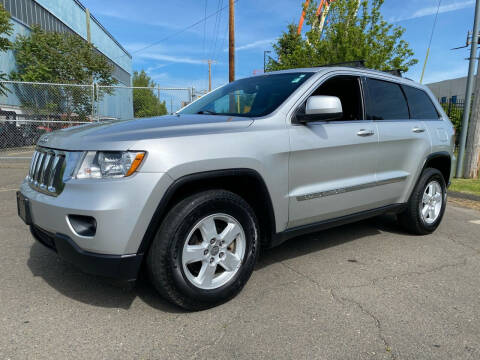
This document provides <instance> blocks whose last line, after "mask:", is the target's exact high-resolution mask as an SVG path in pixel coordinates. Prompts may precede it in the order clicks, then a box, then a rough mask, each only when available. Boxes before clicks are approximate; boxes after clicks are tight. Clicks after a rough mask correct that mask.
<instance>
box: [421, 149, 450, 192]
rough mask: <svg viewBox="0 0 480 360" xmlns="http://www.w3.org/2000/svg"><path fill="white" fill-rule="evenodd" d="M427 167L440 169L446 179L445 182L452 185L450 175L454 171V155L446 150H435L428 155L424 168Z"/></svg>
mask: <svg viewBox="0 0 480 360" xmlns="http://www.w3.org/2000/svg"><path fill="white" fill-rule="evenodd" d="M426 168H434V169H437V170H439V171H440V172H441V173H442V175H443V178H444V180H445V184H447V186H448V185H450V175H451V172H452V157H451V155H450V153H448V152H446V151H440V152H435V153H432V154H430V155H428V156H427V158H426V160H425V164H424V165H423V169H422V172H423V170H425V169H426Z"/></svg>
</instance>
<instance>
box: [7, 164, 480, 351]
mask: <svg viewBox="0 0 480 360" xmlns="http://www.w3.org/2000/svg"><path fill="white" fill-rule="evenodd" d="M27 166H28V164H27V165H26V166H25V165H24V166H22V165H21V164H20V165H19V164H17V165H15V164H13V163H12V164H7V165H5V166H0V241H1V248H0V274H1V275H0V321H1V324H0V359H9V358H11V359H23V358H35V359H65V358H68V359H80V358H83V359H92V358H95V359H100V358H102V359H123V358H129V359H131V358H142V359H188V358H208V359H214V358H223V359H225V358H227V359H251V358H254V357H255V358H266V359H343V360H344V359H479V358H480V276H479V273H480V256H479V255H480V236H479V234H480V221H479V220H480V212H479V211H477V210H473V209H466V208H462V207H459V206H457V205H455V204H453V203H450V204H449V205H448V207H447V212H446V215H445V218H444V220H443V223H442V225H441V226H440V227H439V229H438V230H437V231H436V232H435V233H434V234H432V235H429V236H423V237H417V236H411V235H409V234H406V233H404V232H403V231H402V230H401V229H400V228H399V227H398V226H397V225H396V223H395V221H394V219H393V218H392V217H388V216H384V217H380V218H376V219H371V220H368V221H363V222H360V223H357V224H352V225H348V226H342V227H340V228H336V229H331V230H328V231H324V232H321V233H317V234H314V235H310V236H304V237H301V238H297V239H292V240H290V241H288V242H287V243H285V244H283V245H281V246H280V247H278V248H275V249H271V250H268V251H265V252H264V253H263V254H262V256H261V258H260V260H259V263H258V265H257V267H256V270H255V271H254V273H253V275H252V277H251V279H250V280H249V282H248V283H247V285H246V287H245V289H244V290H243V291H242V292H241V293H240V294H239V295H238V296H237V297H236V298H235V299H233V300H232V301H230V302H228V303H226V304H224V305H221V306H219V307H217V308H214V309H210V310H206V311H202V312H196V313H188V312H184V311H181V310H180V309H178V308H176V307H174V306H171V305H169V304H168V303H166V302H164V301H163V300H162V299H161V298H159V297H158V296H157V294H156V293H155V291H154V290H153V289H152V287H151V286H150V285H149V284H148V283H147V282H146V281H141V282H139V283H138V284H137V286H136V287H135V288H134V289H133V290H129V289H126V288H124V287H122V286H120V285H119V284H115V283H112V282H111V281H109V280H106V279H101V278H97V277H93V276H89V275H85V274H83V273H81V272H79V271H78V270H77V269H75V268H74V267H72V266H71V265H69V264H67V263H65V262H64V261H62V260H60V259H58V257H57V256H56V255H55V254H54V253H52V252H51V251H49V250H47V249H45V248H44V247H42V245H40V244H38V243H35V242H34V240H33V238H32V236H31V235H30V233H29V231H28V229H27V227H26V226H25V225H24V224H23V223H22V222H21V220H20V219H19V218H18V217H17V215H16V204H15V189H16V188H17V187H18V184H19V183H20V181H21V180H22V178H23V177H24V176H25V174H26V171H27V168H26V167H27Z"/></svg>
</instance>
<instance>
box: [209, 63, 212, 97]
mask: <svg viewBox="0 0 480 360" xmlns="http://www.w3.org/2000/svg"><path fill="white" fill-rule="evenodd" d="M210 91H212V60H208V92H210Z"/></svg>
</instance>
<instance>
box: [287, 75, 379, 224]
mask: <svg viewBox="0 0 480 360" xmlns="http://www.w3.org/2000/svg"><path fill="white" fill-rule="evenodd" d="M310 95H330V96H337V97H339V98H340V101H341V103H342V108H343V119H342V120H335V121H318V122H308V123H306V124H302V125H295V124H292V125H290V129H289V132H290V145H291V154H290V161H289V210H290V211H289V228H292V227H297V226H301V225H306V224H312V223H316V222H321V221H323V220H328V219H332V218H337V217H341V216H345V215H350V214H353V213H356V212H361V211H363V210H368V209H372V208H375V207H377V202H378V197H377V196H376V194H375V183H376V179H375V168H376V164H377V152H378V148H377V146H378V132H377V128H376V124H375V122H374V121H367V120H364V111H363V101H362V91H361V82H360V79H359V78H358V77H356V76H345V75H341V76H333V77H330V78H328V79H326V80H324V81H323V82H322V83H321V85H320V86H319V87H318V88H317V89H316V90H315V91H313V92H312V93H311V94H310ZM302 111H304V104H303V105H302V106H300V107H299V109H298V112H300V113H301V112H302Z"/></svg>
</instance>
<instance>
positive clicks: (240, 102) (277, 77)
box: [178, 72, 313, 117]
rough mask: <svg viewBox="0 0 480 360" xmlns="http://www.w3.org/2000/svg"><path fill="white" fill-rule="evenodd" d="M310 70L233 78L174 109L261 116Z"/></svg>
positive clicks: (191, 111) (270, 109)
mask: <svg viewBox="0 0 480 360" xmlns="http://www.w3.org/2000/svg"><path fill="white" fill-rule="evenodd" d="M312 74H313V73H311V72H296V73H283V74H273V75H263V76H255V77H250V78H246V79H241V80H237V81H234V82H232V83H230V84H228V85H225V86H222V87H221V88H219V89H217V90H215V91H212V92H211V93H209V94H207V95H205V96H203V97H201V98H200V99H198V100H197V101H195V102H194V103H192V104H191V105H189V106H187V107H186V108H184V109H183V110H180V111H179V112H178V113H179V114H208V115H232V116H245V117H259V116H265V115H268V114H270V113H271V112H272V111H274V110H275V109H276V108H277V107H279V106H280V104H282V103H283V102H284V101H285V99H286V98H287V97H288V96H290V94H292V93H293V92H294V91H295V90H297V88H298V87H299V86H300V85H302V84H303V83H304V82H305V80H307V79H308V78H309V77H310V76H311V75H312Z"/></svg>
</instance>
